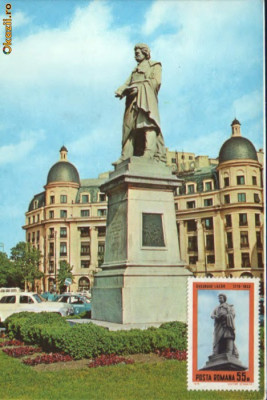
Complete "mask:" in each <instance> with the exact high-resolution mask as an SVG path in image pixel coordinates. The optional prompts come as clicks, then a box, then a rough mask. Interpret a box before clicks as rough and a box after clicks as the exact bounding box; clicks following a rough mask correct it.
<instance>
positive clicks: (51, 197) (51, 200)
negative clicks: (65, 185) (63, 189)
mask: <svg viewBox="0 0 267 400" xmlns="http://www.w3.org/2000/svg"><path fill="white" fill-rule="evenodd" d="M54 203H55V196H50V204H54Z"/></svg>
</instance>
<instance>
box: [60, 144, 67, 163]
mask: <svg viewBox="0 0 267 400" xmlns="http://www.w3.org/2000/svg"><path fill="white" fill-rule="evenodd" d="M59 152H60V161H67V153H68V149H67V148H66V147H65V146H62V147H61V149H60V150H59Z"/></svg>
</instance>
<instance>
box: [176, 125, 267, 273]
mask: <svg viewBox="0 0 267 400" xmlns="http://www.w3.org/2000/svg"><path fill="white" fill-rule="evenodd" d="M177 175H178V176H179V177H180V178H182V179H183V180H184V182H183V186H182V187H181V188H180V192H179V194H178V195H177V196H176V198H175V207H176V216H177V223H178V229H179V237H180V250H181V257H182V259H183V260H185V263H186V265H188V266H189V268H190V269H191V270H192V272H193V273H194V274H195V275H198V276H216V277H217V276H226V277H228V276H229V277H240V276H256V277H260V278H263V260H264V257H263V184H262V164H261V163H260V162H259V161H258V155H257V152H256V150H255V147H254V146H253V144H252V143H251V142H250V141H249V140H248V139H246V138H243V137H242V136H241V128H240V123H239V121H237V120H234V121H233V123H232V135H231V137H230V139H228V140H227V141H226V142H225V143H224V144H223V145H222V147H221V150H220V153H219V157H218V160H217V162H216V163H213V162H212V161H211V162H210V163H209V165H208V164H207V165H206V166H202V167H199V168H196V169H195V170H194V171H192V172H191V171H188V172H185V173H181V172H180V173H178V174H177Z"/></svg>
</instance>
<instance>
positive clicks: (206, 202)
mask: <svg viewBox="0 0 267 400" xmlns="http://www.w3.org/2000/svg"><path fill="white" fill-rule="evenodd" d="M212 205H213V200H212V199H204V207H210V206H212Z"/></svg>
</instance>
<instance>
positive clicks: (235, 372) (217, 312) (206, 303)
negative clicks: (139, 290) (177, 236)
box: [187, 278, 259, 390]
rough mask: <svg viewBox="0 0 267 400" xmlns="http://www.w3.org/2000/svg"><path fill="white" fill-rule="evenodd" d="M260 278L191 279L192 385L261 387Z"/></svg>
mask: <svg viewBox="0 0 267 400" xmlns="http://www.w3.org/2000/svg"><path fill="white" fill-rule="evenodd" d="M258 309H259V280H258V279H256V278H253V279H252V278H190V279H189V280H188V377H187V378H188V389H189V390H259V313H258Z"/></svg>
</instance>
